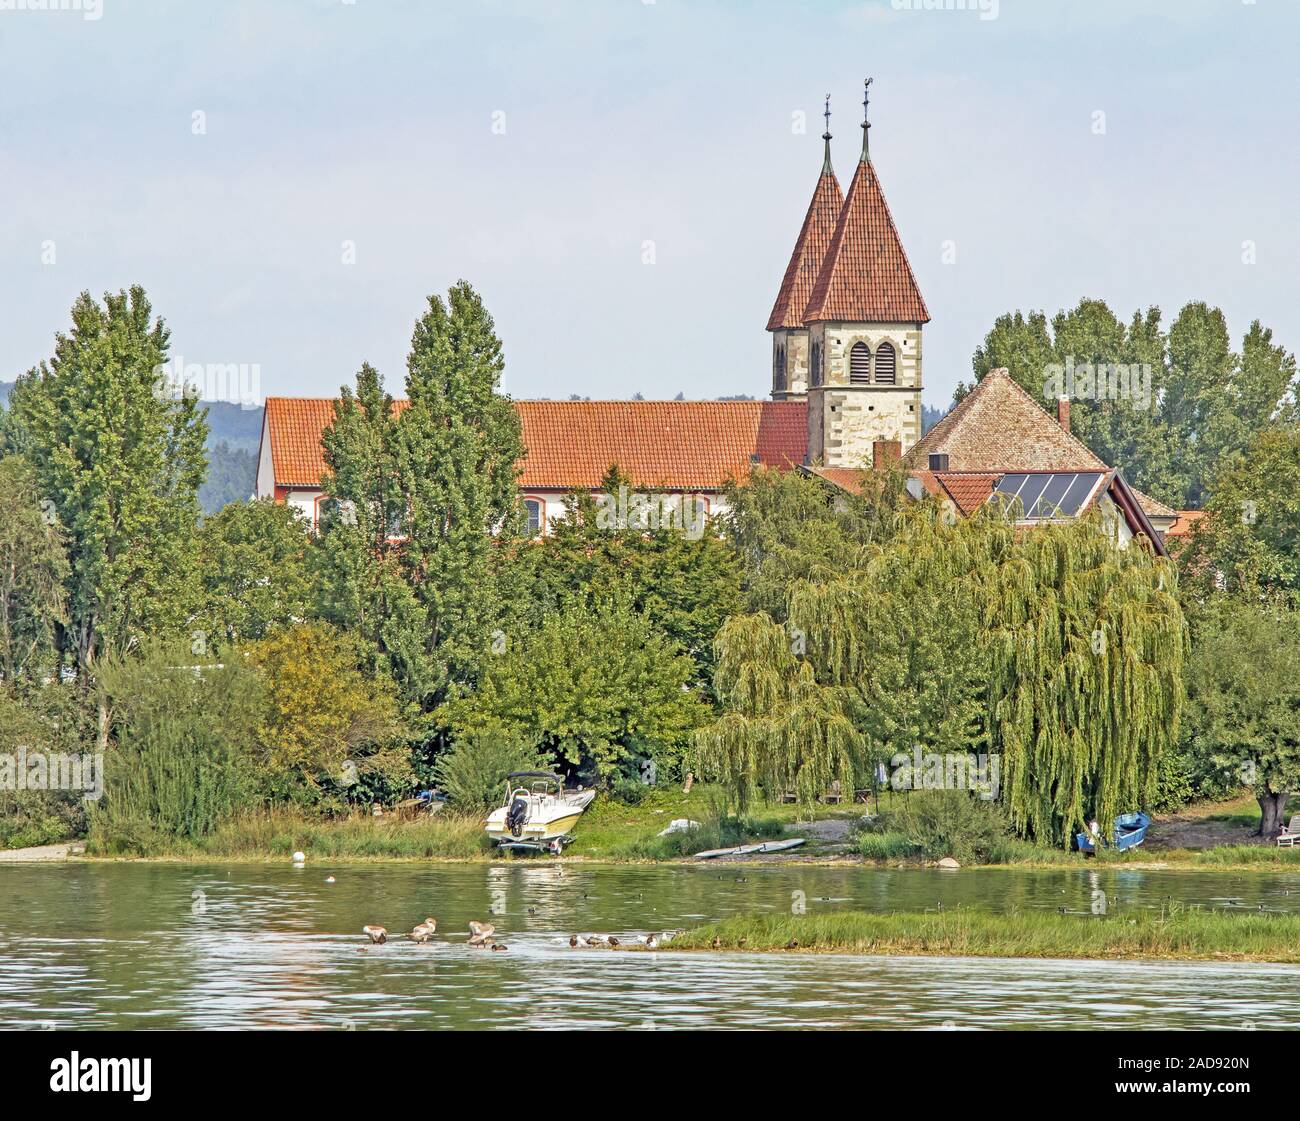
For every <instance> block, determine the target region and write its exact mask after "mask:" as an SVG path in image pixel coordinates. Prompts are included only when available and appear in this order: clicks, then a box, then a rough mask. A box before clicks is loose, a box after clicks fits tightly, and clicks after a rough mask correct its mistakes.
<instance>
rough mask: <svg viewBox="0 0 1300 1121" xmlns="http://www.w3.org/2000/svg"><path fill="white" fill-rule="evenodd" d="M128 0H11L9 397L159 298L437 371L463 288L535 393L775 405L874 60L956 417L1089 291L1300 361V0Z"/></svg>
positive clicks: (328, 386)
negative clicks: (783, 332)
mask: <svg viewBox="0 0 1300 1121" xmlns="http://www.w3.org/2000/svg"><path fill="white" fill-rule="evenodd" d="M100 3H102V8H100V9H99V11H98V15H99V18H97V19H91V18H85V17H87V16H93V15H95V14H96V10H95V4H96V0H0V75H2V76H3V80H2V85H0V88H3V91H4V108H3V112H0V197H2V198H3V212H2V213H3V217H2V218H0V253H2V255H3V261H4V269H3V272H2V273H0V309H2V310H0V380H9V379H11V378H12V377H13V376H14V375H15V374H17V373H19V372H21V371H22V370H25V369H27V368H28V367H29V366H31V365H32V364H33V363H35V362H36V361H37V360H39V359H40V358H42V357H44V356H47V355H48V354H49V353H50V350H51V346H52V341H53V335H54V332H55V331H57V330H60V329H63V328H64V327H65V326H66V324H67V322H68V308H69V306H70V305H71V303H72V300H73V299H74V297H75V296H76V294H77V293H78V292H79V291H80V290H82V289H85V288H89V289H90V290H91V291H92V292H94V293H95V294H96V295H98V294H100V293H102V292H103V291H104V290H105V289H110V288H112V289H116V288H119V287H124V286H127V285H129V284H131V283H135V282H138V283H141V284H143V285H144V286H145V287H146V289H147V290H148V292H149V294H150V296H151V298H152V300H153V303H154V307H155V309H156V310H157V311H158V312H159V313H161V314H162V315H163V316H164V317H165V318H166V320H167V322H168V324H169V325H170V327H171V329H172V353H173V357H175V356H177V355H180V356H183V358H184V360H185V361H186V362H200V363H250V364H252V363H256V364H257V365H258V366H259V367H260V372H261V389H262V391H263V392H264V393H267V394H304V395H307V394H315V395H321V394H331V393H334V392H336V391H337V388H338V386H339V385H340V384H341V383H342V382H345V381H350V380H351V379H352V377H353V375H354V374H355V372H356V370H357V368H358V367H359V366H360V364H361V362H362V361H363V360H367V359H368V360H369V361H371V362H373V363H374V364H375V365H376V366H378V367H379V369H380V370H381V371H382V372H383V373H384V374H385V376H386V377H387V379H388V380H389V384H390V385H391V386H392V387H394V388H395V389H397V390H398V391H399V392H400V384H401V378H402V374H403V371H404V362H405V356H406V350H407V345H408V342H409V339H410V334H411V325H412V323H413V321H414V319H415V317H416V316H417V315H418V314H419V313H420V311H421V309H422V307H423V302H424V298H425V296H426V295H427V294H428V293H430V292H434V291H442V290H445V289H446V287H447V286H448V285H449V284H450V283H452V282H454V281H455V280H456V279H457V278H459V277H464V278H466V279H468V280H469V281H471V282H472V283H473V284H474V285H475V286H477V287H478V288H479V290H480V291H481V292H482V293H483V295H484V297H485V299H486V301H487V304H488V307H489V308H490V309H491V311H492V313H493V315H494V316H495V318H496V322H497V326H498V329H499V332H500V334H501V336H502V338H503V339H504V342H505V349H506V362H507V368H506V388H507V389H508V390H509V391H510V392H511V393H512V394H514V395H515V396H518V397H567V396H568V395H569V394H570V393H579V394H583V395H590V396H593V397H628V396H631V395H632V394H633V393H636V392H638V391H639V392H641V393H643V394H645V395H646V396H647V397H672V396H675V395H676V394H677V393H678V392H679V391H683V392H685V394H686V396H687V397H715V396H720V395H724V394H735V393H749V394H754V395H760V396H761V395H764V394H766V393H767V392H768V391H769V390H770V374H769V368H770V337H769V336H768V334H767V333H766V331H765V330H764V327H765V324H766V321H767V316H768V312H769V310H770V308H771V305H772V301H773V299H774V298H775V296H776V291H777V288H778V286H779V284H780V280H781V274H782V271H783V269H784V267H785V264H786V260H787V258H788V256H789V252H790V249H791V246H792V244H793V241H794V238H795V235H796V233H797V232H798V228H799V224H800V222H801V221H802V219H803V214H804V209H805V207H806V206H807V203H808V198H809V196H810V194H811V192H812V188H813V184H814V181H815V179H816V177H817V173H818V169H819V166H820V162H821V140H820V138H819V134H820V132H821V131H822V129H821V124H822V122H821V118H820V116H819V115H818V114H819V113H820V110H821V105H822V97H823V95H824V94H825V93H826V92H828V91H829V92H830V93H831V94H832V95H833V102H832V107H833V109H834V114H835V115H834V118H833V120H832V129H833V131H834V133H835V141H834V162H835V166H836V170H837V172H838V173H839V175H840V177H841V182H842V183H843V185H844V187H845V188H847V186H848V180H849V178H850V176H851V174H852V170H853V165H854V162H855V160H856V153H857V150H858V147H859V143H860V135H861V133H860V131H859V129H858V127H857V126H858V122H859V120H860V112H861V107H860V102H861V85H862V79H863V77H864V76H865V75H867V74H871V75H874V77H875V84H874V86H873V97H872V121H873V127H872V154H873V157H874V161H875V164H876V167H877V169H878V171H879V173H880V177H881V181H882V183H883V185H884V189H885V193H886V197H887V198H888V200H889V204H890V207H891V208H892V210H893V213H894V217H895V220H896V222H897V223H898V226H899V230H900V232H901V234H902V238H903V243H904V245H905V246H906V248H907V250H908V253H909V255H910V257H911V260H912V265H913V268H914V270H915V272H916V274H917V278H918V280H919V282H920V286H921V290H922V292H923V294H924V295H925V298H926V301H927V302H928V304H929V307H930V313H931V315H932V316H933V321H932V322H931V323H930V325H929V326H928V327H927V328H926V334H925V386H926V387H925V398H926V401H927V402H928V403H930V404H936V405H942V404H945V403H946V402H947V401H948V399H949V395H950V393H951V390H952V388H953V385H954V384H955V383H956V381H957V380H958V379H959V378H966V377H969V371H970V357H971V353H972V351H973V350H974V348H975V347H976V345H977V344H978V343H979V342H980V340H981V339H982V337H983V335H984V333H985V331H987V330H988V328H989V326H990V325H991V323H992V321H993V319H994V317H995V316H996V315H998V314H999V313H1001V312H1003V311H1006V310H1010V309H1013V308H1016V307H1020V308H1026V309H1028V308H1030V307H1038V308H1044V309H1046V310H1047V311H1048V312H1049V313H1050V312H1053V311H1055V310H1056V309H1058V308H1060V307H1061V306H1063V305H1072V304H1073V303H1075V302H1076V301H1077V300H1078V299H1079V298H1080V297H1082V296H1096V297H1101V298H1104V299H1106V300H1107V301H1109V302H1110V304H1111V306H1112V307H1113V308H1115V309H1116V310H1117V311H1118V312H1119V313H1120V314H1121V316H1122V317H1124V318H1127V317H1128V316H1129V315H1130V314H1131V313H1132V311H1133V310H1134V309H1135V308H1136V307H1138V306H1139V305H1143V306H1145V305H1147V304H1151V303H1155V304H1158V305H1159V306H1160V307H1161V308H1163V309H1164V312H1165V316H1166V321H1168V319H1170V318H1172V315H1173V314H1174V313H1175V312H1176V311H1177V309H1178V307H1180V306H1181V305H1182V304H1183V303H1184V302H1186V301H1187V300H1190V299H1204V300H1207V301H1209V302H1210V303H1214V304H1218V305H1220V306H1221V307H1223V309H1224V310H1225V312H1226V313H1227V315H1228V318H1229V325H1230V327H1231V330H1232V332H1233V336H1234V339H1235V340H1238V341H1239V339H1240V336H1241V334H1242V333H1243V332H1244V331H1245V330H1246V328H1247V326H1248V325H1249V322H1250V320H1251V319H1253V318H1256V317H1258V318H1260V319H1262V320H1263V321H1264V322H1265V323H1266V324H1267V325H1270V326H1272V327H1273V328H1274V330H1275V332H1276V333H1277V336H1278V338H1279V339H1280V341H1281V342H1283V343H1284V344H1285V345H1287V346H1288V347H1290V348H1293V349H1294V348H1296V347H1297V346H1300V270H1298V268H1297V265H1298V263H1300V232H1297V223H1296V221H1295V211H1296V205H1295V197H1296V194H1297V191H1298V190H1300V143H1298V141H1300V135H1298V134H1300V129H1297V124H1296V114H1297V105H1298V104H1300V96H1298V94H1300V72H1298V69H1297V67H1296V66H1295V63H1294V53H1295V48H1296V42H1297V39H1298V38H1300V3H1297V2H1296V0H1258V2H1257V3H1251V2H1242V0H1165V2H1156V0H1151V2H1139V0H1000V3H997V4H996V6H994V5H993V4H992V3H991V0H984V3H983V4H982V5H981V4H980V3H978V2H976V0H968V4H969V6H970V7H971V8H973V9H976V10H971V11H965V10H944V11H925V10H917V11H912V10H896V8H899V9H907V8H909V7H916V8H924V7H925V6H926V5H927V4H929V5H931V6H936V5H937V6H944V5H943V2H942V0H913V3H912V4H908V3H905V2H904V0H859V2H855V3H849V2H843V3H840V2H832V0H804V2H803V3H777V2H775V0H773V2H766V3H739V2H727V0H654V2H653V3H651V2H643V0H514V2H508V0H455V2H443V0H433V2H423V3H417V2H413V0H356V2H355V3H348V2H346V0H264V2H261V3H255V2H251V0H250V2H244V3H237V2H233V0H232V2H228V3H223V2H221V0H186V2H164V0H100ZM42 4H51V5H55V6H58V5H60V4H62V5H63V6H69V5H71V6H74V7H76V6H81V7H83V8H87V9H89V10H87V11H81V12H77V11H39V10H30V9H31V8H33V7H40V6H42ZM947 6H948V7H958V6H961V7H965V6H967V5H964V4H962V5H959V4H956V3H954V2H953V0H948V4H947ZM981 6H982V7H983V8H984V9H985V11H984V12H983V13H981V11H979V10H978V9H979V8H981ZM15 8H16V9H18V10H9V9H15ZM989 9H993V10H989ZM994 12H996V18H991V19H990V18H982V15H983V16H987V15H993V14H994ZM800 111H802V112H803V113H805V114H806V115H807V128H806V130H805V131H799V130H798V128H797V127H796V118H795V114H796V113H798V112H800ZM196 113H199V114H202V117H198V118H196V116H195V114H196ZM1098 113H1103V114H1104V132H1100V131H1099V126H1098V121H1099V120H1100V118H1099V117H1098V116H1097V114H1098ZM196 121H197V122H200V123H202V124H203V125H204V126H205V129H206V131H202V130H199V126H198V124H196ZM494 126H495V127H494ZM1247 241H1249V242H1254V244H1255V257H1256V263H1254V264H1244V263H1243V260H1242V258H1243V248H1242V244H1243V242H1247ZM345 242H350V243H353V244H354V245H355V263H353V264H345V263H344V262H343V257H344V243H345ZM647 242H652V243H653V254H654V263H652V264H647V263H643V259H644V257H645V256H646V250H645V248H644V246H645V243H647ZM945 242H952V243H954V246H955V253H956V260H955V262H954V263H945V262H944V260H943V251H944V243H945ZM48 243H52V246H51V245H50V244H48ZM51 250H52V252H53V256H54V262H53V263H47V261H48V258H49V256H50V254H51Z"/></svg>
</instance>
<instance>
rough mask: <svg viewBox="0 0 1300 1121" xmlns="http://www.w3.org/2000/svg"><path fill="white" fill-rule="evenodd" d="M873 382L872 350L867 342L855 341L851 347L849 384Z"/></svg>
mask: <svg viewBox="0 0 1300 1121" xmlns="http://www.w3.org/2000/svg"><path fill="white" fill-rule="evenodd" d="M870 382H871V351H869V350H868V349H867V344H866V343H854V344H853V346H852V347H850V348H849V384H851V385H868V384H870Z"/></svg>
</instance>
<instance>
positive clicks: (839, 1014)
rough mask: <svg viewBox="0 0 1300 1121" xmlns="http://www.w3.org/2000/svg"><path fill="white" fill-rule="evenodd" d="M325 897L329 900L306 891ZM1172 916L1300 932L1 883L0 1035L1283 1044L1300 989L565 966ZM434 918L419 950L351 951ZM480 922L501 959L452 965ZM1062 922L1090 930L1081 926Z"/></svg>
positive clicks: (981, 969)
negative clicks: (1158, 1031) (741, 921)
mask: <svg viewBox="0 0 1300 1121" xmlns="http://www.w3.org/2000/svg"><path fill="white" fill-rule="evenodd" d="M331 874H332V875H334V876H335V877H336V879H337V882H336V883H334V884H326V883H325V877H326V876H327V875H331ZM796 898H802V899H803V900H804V901H806V906H807V909H808V910H809V911H810V912H816V911H818V910H838V909H870V910H880V911H891V910H932V909H937V908H939V907H940V906H942V907H944V908H945V909H952V908H958V907H970V908H979V909H986V910H999V909H1006V908H1010V907H1017V908H1026V909H1031V908H1039V909H1051V910H1064V911H1067V912H1073V913H1079V914H1080V915H1087V914H1089V913H1091V912H1092V911H1094V910H1095V909H1096V908H1097V906H1098V904H1099V901H1100V903H1101V905H1104V906H1105V907H1106V908H1107V909H1108V910H1115V909H1119V910H1123V909H1125V908H1129V909H1137V908H1151V907H1159V906H1160V905H1162V904H1164V903H1170V902H1177V903H1183V904H1196V905H1201V906H1206V907H1217V908H1223V909H1234V910H1236V909H1249V910H1258V909H1264V910H1270V911H1300V876H1293V875H1290V874H1268V875H1254V876H1250V875H1242V874H1237V873H1188V872H1151V871H1133V870H1115V871H1109V870H1104V871H1092V870H1073V869H1071V870H1065V871H1057V870H1053V871H1041V872H1010V871H1005V870H971V871H962V872H957V873H948V872H939V871H937V870H936V871H933V872H931V871H894V870H875V869H864V868H817V867H809V866H791V867H783V868H782V867H771V866H766V867H745V866H740V865H727V866H713V865H673V866H661V867H651V868H647V867H636V868H633V867H592V866H575V865H569V866H561V865H557V864H554V863H546V862H541V861H530V862H517V863H509V864H507V863H498V864H492V865H467V866H432V867H420V866H412V865H394V866H374V867H349V866H342V867H340V866H326V865H308V866H307V867H306V868H303V869H294V868H288V867H285V868H280V867H248V866H239V865H234V866H201V867H178V866H170V865H67V866H26V867H24V866H11V867H5V868H0V1025H2V1026H4V1027H7V1028H16V1027H17V1028H22V1027H28V1028H30V1027H41V1026H45V1025H50V1026H54V1027H103V1028H109V1027H114V1028H130V1027H182V1028H200V1027H208V1028H212V1027H312V1028H322V1029H349V1028H354V1029H367V1028H389V1027H420V1028H440V1027H457V1028H467V1027H476V1028H574V1027H632V1028H641V1027H645V1028H657V1029H677V1028H698V1027H706V1026H713V1027H802V1028H809V1027H895V1028H897V1027H901V1028H935V1027H951V1028H994V1027H1016V1028H1021V1027H1037V1028H1075V1027H1077V1028H1082V1027H1130V1028H1131V1027H1153V1028H1154V1027H1201V1028H1209V1027H1214V1028H1227V1029H1232V1028H1246V1027H1248V1026H1250V1025H1251V1024H1255V1023H1258V1024H1260V1025H1264V1024H1267V1025H1268V1026H1270V1027H1272V1026H1288V1027H1296V1026H1300V969H1297V968H1294V967H1285V966H1259V965H1235V964H1224V965H1219V964H1204V965H1202V964H1194V965H1188V964H1181V963H1180V964H1174V963H1141V964H1132V963H1109V962H1061V961H1023V960H1017V961H1000V960H991V959H939V958H868V957H840V956H835V957H832V956H812V955H796V954H791V955H771V956H760V955H745V954H740V955H735V954H708V953H706V954H672V953H662V952H661V953H637V954H622V953H611V952H608V951H597V950H591V951H582V950H578V951H575V950H571V949H570V948H569V945H568V939H569V935H570V934H571V933H586V932H590V931H600V932H602V933H615V934H618V935H619V936H620V937H622V938H625V939H627V938H630V937H632V936H634V935H635V934H636V933H637V932H638V931H647V930H663V929H667V928H672V927H679V926H687V925H691V924H693V923H696V922H698V921H701V920H704V919H714V918H721V917H724V916H726V915H729V914H734V913H739V912H746V911H788V910H789V909H790V907H791V903H792V900H794V899H796ZM425 915H436V916H437V917H438V920H439V933H438V936H437V938H436V939H435V941H433V942H431V943H429V944H428V945H423V946H419V945H415V944H414V943H410V942H405V941H392V942H390V943H389V944H388V945H385V946H370V945H369V944H368V943H367V942H366V940H365V939H364V937H363V936H362V934H361V927H362V926H363V925H364V924H365V923H369V922H378V923H382V924H383V925H385V926H387V927H388V928H389V929H390V930H392V931H397V930H404V929H409V928H410V927H411V925H413V924H414V923H415V922H417V921H419V920H420V919H422V918H424V916H425ZM471 919H480V920H488V921H491V922H493V923H494V924H495V925H496V927H497V930H498V932H499V934H498V936H499V937H500V938H501V939H502V940H503V941H504V942H506V943H507V944H508V945H509V947H510V949H509V951H508V952H505V953H493V952H491V951H484V950H474V949H470V948H468V947H467V946H465V944H464V938H465V935H464V934H462V933H460V932H462V931H465V930H466V929H467V926H468V923H469V921H470V920H471ZM1080 921H1086V919H1082V918H1081V920H1080Z"/></svg>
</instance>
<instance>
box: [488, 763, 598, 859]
mask: <svg viewBox="0 0 1300 1121" xmlns="http://www.w3.org/2000/svg"><path fill="white" fill-rule="evenodd" d="M595 796H596V792H595V791H594V790H583V789H582V787H580V786H579V787H578V788H577V789H574V790H566V789H565V787H564V780H563V779H562V778H560V776H559V775H553V774H550V773H549V772H547V771H512V772H511V773H510V774H509V775H507V776H506V800H505V804H504V805H502V806H500V807H498V808H497V809H495V810H493V811H492V812H491V813H490V814H488V816H487V819H486V820H485V821H484V822H483V828H484V829H485V830H486V831H487V835H488V836H489V837H491V838H492V840H494V841H495V842H496V843H497V844H498V845H500V846H501V847H502V848H511V849H534V850H536V851H539V852H540V851H547V852H552V853H558V852H560V850H561V849H562V848H563V846H564V845H565V844H566V843H567V842H568V841H569V840H571V839H572V838H571V837H570V836H569V835H570V833H572V832H573V827H574V826H575V825H577V823H578V818H580V817H581V816H582V812H583V810H585V809H586V808H587V806H588V805H590V804H591V800H592V799H593V798H594V797H595Z"/></svg>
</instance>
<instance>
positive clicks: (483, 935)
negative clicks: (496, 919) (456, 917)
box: [469, 921, 497, 946]
mask: <svg viewBox="0 0 1300 1121" xmlns="http://www.w3.org/2000/svg"><path fill="white" fill-rule="evenodd" d="M496 929H497V928H496V927H495V926H493V925H492V924H491V923H490V922H474V921H471V922H470V924H469V944H470V945H471V946H482V945H484V944H485V943H486V942H487V940H488V939H489V938H490V937H492V935H493V934H495V933H496Z"/></svg>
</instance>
